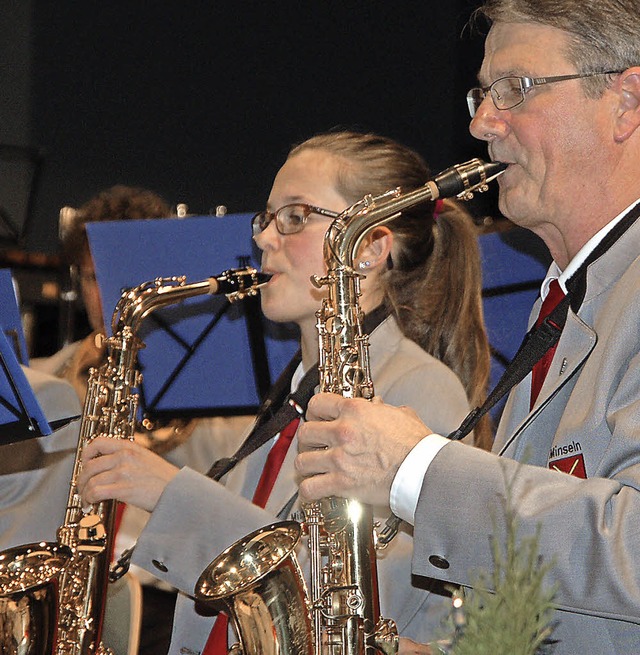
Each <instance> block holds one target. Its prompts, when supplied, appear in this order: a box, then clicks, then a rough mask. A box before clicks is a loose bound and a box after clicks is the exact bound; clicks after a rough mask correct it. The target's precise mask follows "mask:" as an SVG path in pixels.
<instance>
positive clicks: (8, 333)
mask: <svg viewBox="0 0 640 655" xmlns="http://www.w3.org/2000/svg"><path fill="white" fill-rule="evenodd" d="M0 306H1V307H2V312H1V313H0V328H1V329H0V445H5V444H9V443H14V442H16V441H22V440H23V439H31V438H33V437H40V436H45V435H48V434H51V433H52V431H53V430H52V428H51V426H50V425H49V423H48V422H47V419H46V418H45V416H44V413H43V411H42V408H41V407H40V405H39V404H38V401H37V399H36V397H35V394H34V393H33V389H31V386H30V385H29V383H28V382H27V378H26V376H25V374H24V371H23V370H22V368H21V366H20V361H22V362H26V361H27V347H26V342H25V338H24V333H23V331H22V324H21V321H20V312H19V310H18V303H17V300H16V295H15V291H14V287H13V279H12V277H11V271H9V270H8V269H0Z"/></svg>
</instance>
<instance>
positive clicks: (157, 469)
mask: <svg viewBox="0 0 640 655" xmlns="http://www.w3.org/2000/svg"><path fill="white" fill-rule="evenodd" d="M178 471H179V469H178V468H177V467H175V466H174V465H173V464H170V463H169V462H167V461H166V460H164V459H163V458H162V457H160V456H159V455H156V454H155V453H153V452H151V451H150V450H149V449H148V448H145V447H144V446H141V445H140V444H137V443H135V442H131V441H129V440H127V439H108V438H106V437H96V438H95V439H94V440H93V441H92V442H91V443H90V444H89V445H88V446H87V447H86V448H85V451H84V454H83V464H82V471H81V472H80V475H79V476H78V490H79V491H80V495H81V496H82V500H83V501H84V502H85V503H96V502H100V501H102V500H111V499H116V500H120V501H122V502H125V503H128V504H130V505H135V506H136V507H140V508H141V509H145V510H147V511H148V512H152V511H153V509H154V508H155V506H156V504H157V502H158V500H159V498H160V496H161V495H162V492H163V491H164V488H165V487H166V486H167V484H169V482H171V480H173V478H174V477H175V476H176V475H177V474H178Z"/></svg>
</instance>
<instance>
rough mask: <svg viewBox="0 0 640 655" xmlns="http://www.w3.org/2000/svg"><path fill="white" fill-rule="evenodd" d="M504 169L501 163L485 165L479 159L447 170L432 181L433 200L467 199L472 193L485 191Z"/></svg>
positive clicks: (485, 163)
mask: <svg viewBox="0 0 640 655" xmlns="http://www.w3.org/2000/svg"><path fill="white" fill-rule="evenodd" d="M506 168H507V164H503V163H502V162H499V161H492V162H488V163H487V162H484V161H482V160H480V159H472V160H471V161H468V162H466V163H464V164H457V165H456V166H452V167H451V168H447V169H446V170H444V171H442V173H439V174H438V175H436V177H435V178H434V179H433V184H434V185H435V187H436V189H437V191H438V193H437V195H435V198H451V197H453V196H457V197H459V198H463V199H469V198H470V197H472V196H473V192H474V191H479V192H482V191H486V189H487V185H488V183H489V182H491V181H492V180H494V179H495V178H496V177H498V175H500V174H501V173H502V172H503V171H505V170H506ZM435 198H434V199H435Z"/></svg>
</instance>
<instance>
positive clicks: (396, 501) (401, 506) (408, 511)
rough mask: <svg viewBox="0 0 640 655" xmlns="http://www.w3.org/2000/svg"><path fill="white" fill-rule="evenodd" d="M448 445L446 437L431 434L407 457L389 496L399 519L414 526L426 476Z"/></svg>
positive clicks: (394, 480) (392, 508)
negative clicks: (438, 455) (432, 463)
mask: <svg viewBox="0 0 640 655" xmlns="http://www.w3.org/2000/svg"><path fill="white" fill-rule="evenodd" d="M448 443H451V441H450V440H449V439H447V438H446V437H442V436H440V435H439V434H430V435H428V436H426V437H425V438H424V439H423V440H422V441H420V442H418V443H417V444H416V445H415V446H414V447H413V449H412V450H411V452H410V453H409V454H408V455H407V456H406V458H405V460H404V461H403V462H402V464H401V465H400V468H399V469H398V472H397V473H396V477H395V478H394V479H393V484H392V485H391V494H390V496H389V502H390V505H391V511H392V512H393V513H394V514H395V515H396V516H397V517H398V518H401V519H403V520H404V521H407V522H408V523H411V525H413V522H414V520H415V514H416V507H417V506H418V498H419V497H420V491H421V490H422V481H423V480H424V476H425V475H426V474H427V469H428V468H429V465H430V464H431V462H432V461H433V459H434V457H435V456H436V455H437V454H438V452H440V449H441V448H443V447H444V446H446V445H447V444H448Z"/></svg>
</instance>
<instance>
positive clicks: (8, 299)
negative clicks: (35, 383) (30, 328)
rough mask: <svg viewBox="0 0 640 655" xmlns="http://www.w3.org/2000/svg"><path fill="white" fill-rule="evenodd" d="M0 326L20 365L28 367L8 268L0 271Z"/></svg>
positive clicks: (27, 358) (22, 333)
mask: <svg viewBox="0 0 640 655" xmlns="http://www.w3.org/2000/svg"><path fill="white" fill-rule="evenodd" d="M0 307H2V313H1V314H0V326H1V327H2V331H3V332H4V335H5V336H6V337H7V339H8V340H9V342H10V343H11V346H12V347H13V350H14V352H15V356H16V357H17V359H18V362H20V364H23V365H24V366H28V365H29V354H28V351H27V342H26V340H25V338H24V331H23V330H22V321H21V319H20V310H19V309H18V301H17V298H16V293H15V289H14V286H13V276H12V275H11V271H10V270H9V269H8V268H1V269H0Z"/></svg>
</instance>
